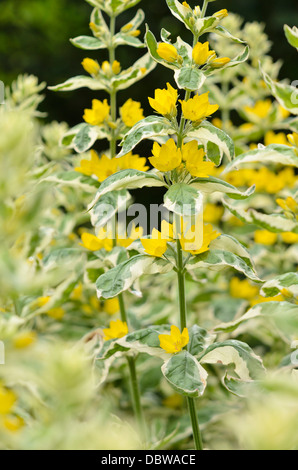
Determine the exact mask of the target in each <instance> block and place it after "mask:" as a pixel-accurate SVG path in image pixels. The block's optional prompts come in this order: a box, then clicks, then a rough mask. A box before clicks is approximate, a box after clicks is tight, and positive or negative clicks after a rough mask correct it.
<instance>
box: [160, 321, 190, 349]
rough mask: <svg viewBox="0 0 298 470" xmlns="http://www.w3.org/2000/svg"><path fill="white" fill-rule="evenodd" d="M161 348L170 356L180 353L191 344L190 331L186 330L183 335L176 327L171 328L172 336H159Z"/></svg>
mask: <svg viewBox="0 0 298 470" xmlns="http://www.w3.org/2000/svg"><path fill="white" fill-rule="evenodd" d="M158 338H159V341H160V347H161V348H162V349H164V351H166V352H167V353H168V354H176V353H178V352H180V351H181V350H182V349H183V348H184V347H185V346H186V345H187V344H188V343H189V334H188V329H187V328H184V330H183V331H182V333H181V332H180V330H179V328H178V327H177V326H175V325H172V326H171V334H168V335H159V336H158Z"/></svg>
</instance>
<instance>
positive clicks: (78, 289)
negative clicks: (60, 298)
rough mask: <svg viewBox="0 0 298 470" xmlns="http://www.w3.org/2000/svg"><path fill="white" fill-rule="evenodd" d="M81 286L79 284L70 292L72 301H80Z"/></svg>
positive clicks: (81, 294)
mask: <svg viewBox="0 0 298 470" xmlns="http://www.w3.org/2000/svg"><path fill="white" fill-rule="evenodd" d="M82 296H83V284H82V283H81V282H80V283H79V284H78V285H77V286H76V287H75V288H74V290H73V291H72V293H71V296H70V298H71V299H72V300H82Z"/></svg>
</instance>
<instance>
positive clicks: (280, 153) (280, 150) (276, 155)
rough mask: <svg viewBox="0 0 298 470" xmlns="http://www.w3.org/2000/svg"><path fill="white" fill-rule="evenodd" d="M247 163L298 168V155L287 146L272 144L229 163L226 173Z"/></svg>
mask: <svg viewBox="0 0 298 470" xmlns="http://www.w3.org/2000/svg"><path fill="white" fill-rule="evenodd" d="M246 163H262V164H264V163H275V164H281V165H291V166H295V167H298V155H297V154H296V152H295V150H294V148H291V147H288V146H287V145H280V144H271V145H268V146H267V147H264V146H263V147H260V148H257V149H255V150H250V151H249V152H246V153H243V154H241V155H239V156H238V157H236V158H235V159H234V160H233V161H232V162H231V163H229V164H228V165H227V167H226V169H225V171H224V173H228V172H229V171H231V170H234V169H235V168H238V167H240V166H242V165H244V164H246Z"/></svg>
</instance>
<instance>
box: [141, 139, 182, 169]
mask: <svg viewBox="0 0 298 470" xmlns="http://www.w3.org/2000/svg"><path fill="white" fill-rule="evenodd" d="M152 153H153V157H151V158H149V161H150V163H151V164H152V165H153V166H154V168H157V169H158V170H159V171H163V172H166V171H171V170H174V169H175V168H177V167H178V166H179V165H180V164H181V162H182V154H181V150H180V149H177V146H176V143H175V141H174V139H169V140H168V141H167V143H166V144H164V145H162V146H160V145H159V144H158V143H157V142H154V145H153V149H152Z"/></svg>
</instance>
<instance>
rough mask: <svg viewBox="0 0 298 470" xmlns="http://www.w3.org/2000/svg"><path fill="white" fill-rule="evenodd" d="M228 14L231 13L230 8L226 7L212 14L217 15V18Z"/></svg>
mask: <svg viewBox="0 0 298 470" xmlns="http://www.w3.org/2000/svg"><path fill="white" fill-rule="evenodd" d="M228 15H229V13H228V10H226V9H225V8H224V9H223V10H219V11H217V12H216V13H214V14H213V15H212V16H215V17H216V18H218V19H220V20H222V19H223V18H226V17H227V16H228Z"/></svg>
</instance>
